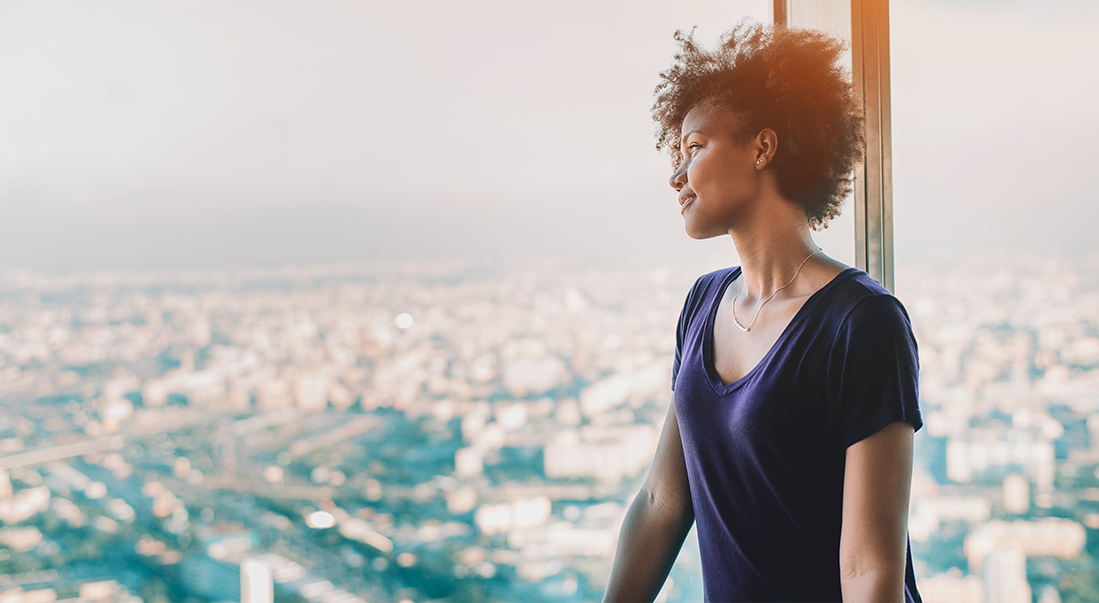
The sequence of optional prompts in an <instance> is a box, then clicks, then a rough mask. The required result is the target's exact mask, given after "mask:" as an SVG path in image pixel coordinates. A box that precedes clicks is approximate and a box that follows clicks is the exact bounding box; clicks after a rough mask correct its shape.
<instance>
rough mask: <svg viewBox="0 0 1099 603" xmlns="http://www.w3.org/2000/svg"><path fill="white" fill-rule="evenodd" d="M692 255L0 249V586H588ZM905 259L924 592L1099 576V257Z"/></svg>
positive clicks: (661, 370) (514, 591)
mask: <svg viewBox="0 0 1099 603" xmlns="http://www.w3.org/2000/svg"><path fill="white" fill-rule="evenodd" d="M702 271H703V270H702V269H699V268H698V267H682V266H664V267H647V268H625V267H618V268H596V267H590V266H582V265H576V264H566V263H556V264H555V263H544V264H537V265H533V266H532V265H529V264H528V265H523V266H508V265H483V264H476V263H462V262H450V263H447V264H445V265H442V266H441V267H440V266H439V265H429V264H423V265H397V264H392V265H384V264H376V265H369V266H356V267H346V266H343V267H329V268H270V269H246V268H232V269H220V270H204V271H189V272H175V273H163V274H154V273H138V272H126V273H100V274H80V275H49V274H42V273H36V272H31V271H10V272H7V273H0V400H2V401H3V406H2V410H0V412H2V413H3V414H2V415H0V522H2V526H3V527H0V603H4V602H7V601H11V602H13V603H15V602H23V601H27V602H42V603H52V602H54V601H67V600H74V601H75V600H81V601H83V600H87V601H108V600H110V601H137V600H143V601H147V602H152V601H176V600H194V601H227V600H233V601H249V602H261V601H262V602H267V603H271V602H273V601H295V602H298V601H310V602H323V603H343V602H348V603H352V602H354V601H399V600H404V599H407V600H411V601H418V600H463V601H473V600H491V599H496V600H529V599H535V600H547V601H550V600H552V601H574V600H575V601H578V600H589V599H593V598H598V597H599V596H600V594H601V592H602V589H603V586H604V583H605V579H606V577H607V574H608V572H609V564H610V560H611V555H612V554H613V549H614V545H615V542H616V538H617V530H618V526H619V525H620V522H621V521H622V517H623V514H624V513H625V508H626V505H628V503H629V501H630V500H631V498H632V496H633V494H634V493H635V492H636V491H637V489H638V487H639V486H640V482H641V479H642V478H643V476H644V471H645V468H646V467H647V465H648V463H649V461H650V460H651V458H652V454H653V451H654V449H655V446H656V441H657V438H658V435H659V433H660V429H661V422H662V421H663V417H664V414H665V412H666V410H667V405H668V402H669V396H670V392H669V381H670V368H671V357H672V354H673V352H674V342H675V323H676V319H677V317H678V313H679V310H680V307H681V304H682V300H683V298H684V296H685V295H686V292H687V290H688V289H689V287H690V285H691V283H692V282H693V280H694V278H695V277H696V276H697V275H698V274H699V273H701V272H702ZM897 275H898V276H897V281H898V288H899V290H898V296H899V297H900V298H901V300H902V302H904V303H905V305H906V307H907V308H908V311H909V313H910V315H911V317H912V321H913V325H914V328H915V331H916V336H917V341H918V343H919V349H920V362H921V405H922V409H923V412H924V418H925V422H926V425H925V428H924V429H923V430H921V431H920V433H919V434H918V436H917V452H916V454H917V458H916V473H915V477H914V483H913V494H912V505H911V516H910V537H911V541H912V547H913V554H914V557H915V563H916V571H917V576H918V578H919V585H920V587H921V590H922V591H923V593H924V598H925V600H927V601H974V602H976V601H981V602H984V601H989V602H992V601H1034V600H1040V601H1046V602H1052V601H1065V602H1066V603H1067V602H1068V601H1087V600H1099V572H1096V571H1095V570H1094V568H1093V561H1092V559H1093V557H1094V556H1095V555H1097V554H1099V258H1097V257H1094V256H1090V257H1082V256H1079V257H1078V256H1053V255H1048V256H1041V257H1039V256H1030V255H1026V256H1024V255H1020V254H1006V255H1005V254H1000V255H996V254H991V255H985V256H982V255H974V256H971V257H968V258H962V259H959V258H954V259H953V260H952V261H951V262H949V263H942V264H941V265H939V264H934V263H931V262H925V263H922V264H920V265H917V266H901V267H899V268H898V271H897ZM661 598H662V600H666V601H676V600H683V601H689V600H698V599H701V577H700V575H699V566H698V558H697V547H693V546H690V545H689V546H687V547H686V548H685V549H684V552H683V553H682V554H681V555H680V558H679V560H678V561H677V565H676V567H675V569H673V573H672V577H671V579H670V580H669V583H668V584H667V585H666V587H665V590H664V591H663V592H662V594H661Z"/></svg>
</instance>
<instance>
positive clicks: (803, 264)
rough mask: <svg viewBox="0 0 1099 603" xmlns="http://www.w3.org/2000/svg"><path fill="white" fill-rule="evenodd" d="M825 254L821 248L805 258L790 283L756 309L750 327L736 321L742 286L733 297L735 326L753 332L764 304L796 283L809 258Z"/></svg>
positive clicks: (776, 291) (777, 290)
mask: <svg viewBox="0 0 1099 603" xmlns="http://www.w3.org/2000/svg"><path fill="white" fill-rule="evenodd" d="M823 252H824V250H823V249H821V248H820V247H818V248H817V250H816V251H814V252H813V253H810V254H809V255H807V256H805V259H804V260H802V261H801V265H800V266H798V269H797V270H795V271H794V277H793V278H791V279H790V282H788V283H786V284H785V285H783V286H781V287H779V288H778V289H775V292H774V293H772V294H771V295H770V296H768V297H767V299H765V300H763V303H762V304H760V305H759V307H758V308H756V315H755V316H753V317H752V322H750V323H748V326H744V325H742V324H740V321H739V320H737V319H736V300H737V298H738V297H740V292H741V291H744V286H743V285H742V286H741V287H740V290H738V291H737V292H736V295H734V296H733V324H735V325H736V326H737V328H738V329H740V330H741V331H744V332H745V333H747V332H748V331H751V330H752V325H754V324H756V319H757V318H759V312H760V310H762V309H763V304H766V303H767V302H769V301H771V298H772V297H774V296H775V295H777V294H778V292H779V291H782V290H783V289H785V288H787V287H789V286H790V284H791V283H793V282H794V279H796V278H797V277H798V275H799V274H801V269H802V268H803V267H804V266H805V262H808V261H809V258H811V257H813V256H814V255H817V254H818V253H823ZM746 284H747V283H746Z"/></svg>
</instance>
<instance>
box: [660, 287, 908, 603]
mask: <svg viewBox="0 0 1099 603" xmlns="http://www.w3.org/2000/svg"><path fill="white" fill-rule="evenodd" d="M739 274H740V269H739V268H727V269H724V270H718V271H717V272H712V273H710V274H707V275H705V276H702V277H701V278H699V279H698V281H697V282H696V283H695V285H694V287H693V288H692V289H691V292H690V295H688V297H687V301H686V303H685V304H684V307H683V312H682V314H681V315H680V318H679V327H678V329H677V332H676V353H675V364H674V365H673V368H672V389H674V390H675V414H676V419H677V420H678V422H679V432H680V435H681V436H682V439H683V454H684V457H685V458H686V462H687V476H688V480H689V482H690V488H691V500H692V502H693V505H694V513H695V521H696V522H697V525H698V542H699V547H700V549H701V554H702V577H703V585H704V588H705V593H706V599H707V600H708V601H839V600H840V599H841V598H842V597H841V592H840V566H839V544H840V523H841V520H842V515H843V474H844V463H845V453H846V450H847V447H848V446H850V445H851V444H854V443H855V442H858V441H859V440H862V439H864V438H866V437H868V436H870V435H873V434H874V433H875V432H877V431H878V430H880V429H881V428H883V427H885V426H886V425H889V424H890V423H893V422H896V421H906V422H908V423H911V424H912V425H913V426H914V427H915V428H916V429H919V428H920V426H921V425H922V424H923V422H922V421H921V419H920V411H919V407H918V405H917V385H918V384H917V380H918V361H917V358H916V340H915V338H914V337H913V335H912V329H911V326H910V323H909V320H908V314H907V313H906V312H905V310H904V307H903V306H901V304H900V302H899V301H897V299H896V298H895V297H893V296H892V295H890V294H889V291H887V290H886V289H885V288H883V287H882V286H881V285H879V284H878V283H877V282H875V281H874V280H873V279H871V278H870V277H869V276H868V275H867V274H866V273H865V272H862V271H861V270H857V269H855V268H848V269H847V270H845V271H843V272H842V273H840V274H839V275H838V276H836V277H835V278H834V279H833V280H832V281H831V282H829V283H828V284H827V285H825V286H824V287H822V288H821V289H820V290H819V291H817V292H816V293H814V294H813V295H812V296H811V297H809V299H808V300H806V301H805V303H804V305H803V306H802V307H801V309H800V310H798V312H797V314H796V315H795V316H794V318H793V319H792V320H791V321H790V324H789V325H788V326H787V327H786V330H785V331H783V333H782V334H781V335H780V336H779V338H778V341H776V342H775V344H774V346H773V347H772V348H771V350H770V351H768V352H767V355H766V356H764V357H763V359H762V360H761V361H760V362H759V364H758V365H757V366H756V367H755V368H753V369H752V370H751V371H750V372H749V373H748V374H746V375H744V377H742V378H741V379H739V380H737V381H735V382H733V383H730V384H728V385H725V384H723V383H722V382H721V379H720V378H719V377H718V374H717V371H716V369H714V365H713V325H714V319H715V317H716V312H717V308H718V305H719V302H720V300H721V298H722V295H723V294H724V292H725V290H726V288H728V286H729V283H731V282H732V281H733V280H735V279H736V278H737V276H738V275H739ZM907 566H908V567H907V568H906V571H905V597H906V599H907V600H909V601H917V602H918V601H920V595H919V593H918V591H917V590H916V582H915V578H914V576H913V574H912V559H911V551H909V554H908V563H907Z"/></svg>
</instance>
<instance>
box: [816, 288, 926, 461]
mask: <svg viewBox="0 0 1099 603" xmlns="http://www.w3.org/2000/svg"><path fill="white" fill-rule="evenodd" d="M828 363H829V389H830V399H831V406H832V408H833V420H835V421H837V422H838V423H839V425H838V427H839V430H840V433H841V434H842V439H843V445H844V447H847V446H850V445H852V444H854V443H856V442H858V441H860V440H863V439H865V438H867V437H869V436H871V435H873V434H875V433H877V432H878V431H879V430H880V429H882V428H883V427H885V426H886V425H889V424H891V423H895V422H897V421H904V422H906V423H910V424H911V425H912V426H913V427H914V428H915V429H917V430H919V428H920V427H921V426H922V425H923V420H922V419H921V417H920V408H919V358H918V356H917V350H916V338H915V336H914V335H913V334H912V325H911V322H910V321H909V319H908V313H907V312H905V310H904V307H903V306H902V305H901V303H900V301H898V300H897V298H895V297H893V296H892V295H888V294H879V295H871V296H868V297H865V298H863V299H862V300H860V301H859V302H857V303H856V304H855V306H854V307H853V308H852V309H851V311H850V312H849V313H848V314H847V317H846V318H845V319H844V321H843V323H842V324H841V326H840V328H839V331H838V332H837V335H836V340H835V342H834V344H833V347H832V355H831V357H830V358H829V361H828Z"/></svg>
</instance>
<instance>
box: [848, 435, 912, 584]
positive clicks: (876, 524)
mask: <svg viewBox="0 0 1099 603" xmlns="http://www.w3.org/2000/svg"><path fill="white" fill-rule="evenodd" d="M912 434H913V429H912V425H909V424H908V423H904V422H897V423H892V424H890V425H887V426H886V427H885V428H883V429H881V430H880V431H878V432H877V433H875V434H874V435H872V436H870V437H868V438H866V439H864V440H862V441H859V442H856V443H854V444H852V445H851V446H850V447H848V448H847V459H846V464H845V469H844V471H845V473H844V478H843V528H842V532H841V535H840V586H841V589H842V591H843V600H844V601H845V602H846V603H852V602H858V601H875V602H879V601H880V602H884V601H901V602H903V601H904V565H905V553H906V550H907V543H908V497H909V493H910V492H911V490H912Z"/></svg>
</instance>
